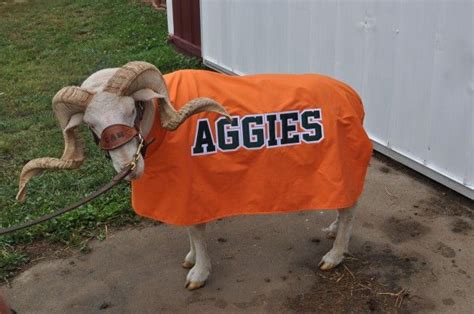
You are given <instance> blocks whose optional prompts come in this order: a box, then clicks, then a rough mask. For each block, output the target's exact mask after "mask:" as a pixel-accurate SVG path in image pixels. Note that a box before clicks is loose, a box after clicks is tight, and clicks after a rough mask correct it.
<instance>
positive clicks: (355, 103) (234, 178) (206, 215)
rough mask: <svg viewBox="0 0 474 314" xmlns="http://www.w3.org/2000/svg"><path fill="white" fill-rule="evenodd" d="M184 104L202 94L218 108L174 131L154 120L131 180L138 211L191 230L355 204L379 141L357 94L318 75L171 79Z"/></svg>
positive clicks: (179, 75)
mask: <svg viewBox="0 0 474 314" xmlns="http://www.w3.org/2000/svg"><path fill="white" fill-rule="evenodd" d="M165 80H166V83H167V86H168V90H169V94H170V99H171V101H172V103H173V104H174V106H175V107H176V108H181V107H182V106H183V105H184V104H185V103H186V102H188V101H189V100H191V99H193V98H196V97H209V98H212V99H215V100H216V101H218V102H220V103H221V104H222V105H224V107H225V108H226V109H227V110H228V112H229V113H230V115H231V116H233V122H232V125H230V124H229V123H228V122H226V120H225V119H224V118H221V117H219V116H218V115H217V114H214V113H200V114H197V115H194V116H192V117H190V118H189V119H188V120H186V122H184V123H183V124H182V125H181V126H180V127H179V128H178V129H177V130H176V131H174V132H170V131H166V130H164V129H163V128H162V127H161V126H160V121H159V116H157V117H156V119H155V123H154V126H153V129H152V131H151V133H150V135H149V137H152V138H155V142H154V143H153V144H152V145H150V147H149V148H148V152H147V156H146V159H145V172H144V174H143V176H142V177H141V178H140V179H139V180H136V181H133V183H132V205H133V208H134V209H135V211H136V212H137V213H138V214H139V215H143V216H146V217H150V218H152V219H156V220H159V221H163V222H166V223H169V224H174V225H193V224H198V223H203V222H207V221H211V220H215V219H218V218H222V217H227V216H233V215H240V214H263V213H279V212H291V211H296V210H303V209H337V208H345V207H349V206H352V205H354V204H355V202H356V201H357V199H358V197H359V195H360V194H361V192H362V189H363V186H364V179H365V174H366V170H367V165H368V163H369V159H370V156H371V152H372V145H371V142H370V140H369V138H368V137H367V134H366V133H365V131H364V129H363V126H362V122H363V118H364V111H363V107H362V102H361V100H360V98H359V96H358V95H357V94H356V92H355V91H354V90H352V89H351V88H350V87H349V86H347V85H346V84H344V83H341V82H339V81H337V80H334V79H332V78H329V77H326V76H322V75H315V74H306V75H279V74H277V75H273V74H272V75H270V74H268V75H253V76H243V77H236V76H227V75H223V74H219V73H214V72H209V71H196V70H183V71H178V72H174V73H171V74H168V75H165Z"/></svg>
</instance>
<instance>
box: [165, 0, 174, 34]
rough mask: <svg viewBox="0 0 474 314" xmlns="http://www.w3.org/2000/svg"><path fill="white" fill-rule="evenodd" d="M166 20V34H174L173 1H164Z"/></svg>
mask: <svg viewBox="0 0 474 314" xmlns="http://www.w3.org/2000/svg"><path fill="white" fill-rule="evenodd" d="M166 19H167V22H168V34H170V35H173V34H174V23H173V0H168V1H166Z"/></svg>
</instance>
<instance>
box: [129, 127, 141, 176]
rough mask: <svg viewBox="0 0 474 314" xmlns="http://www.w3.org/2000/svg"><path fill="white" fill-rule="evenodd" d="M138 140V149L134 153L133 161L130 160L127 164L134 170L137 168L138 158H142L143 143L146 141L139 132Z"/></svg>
mask: <svg viewBox="0 0 474 314" xmlns="http://www.w3.org/2000/svg"><path fill="white" fill-rule="evenodd" d="M138 140H139V142H138V147H137V151H136V152H135V154H134V155H133V159H132V161H130V163H129V164H128V165H127V166H129V167H130V171H133V170H135V168H137V163H138V159H140V152H141V151H142V148H143V143H144V142H145V140H144V139H143V136H142V135H141V134H140V133H138Z"/></svg>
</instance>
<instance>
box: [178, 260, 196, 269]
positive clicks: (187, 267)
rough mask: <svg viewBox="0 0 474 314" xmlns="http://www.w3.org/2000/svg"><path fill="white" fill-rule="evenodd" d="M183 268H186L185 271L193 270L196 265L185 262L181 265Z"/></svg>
mask: <svg viewBox="0 0 474 314" xmlns="http://www.w3.org/2000/svg"><path fill="white" fill-rule="evenodd" d="M181 266H183V268H185V269H191V268H193V266H194V263H191V262H188V261H184V262H183V263H182V264H181Z"/></svg>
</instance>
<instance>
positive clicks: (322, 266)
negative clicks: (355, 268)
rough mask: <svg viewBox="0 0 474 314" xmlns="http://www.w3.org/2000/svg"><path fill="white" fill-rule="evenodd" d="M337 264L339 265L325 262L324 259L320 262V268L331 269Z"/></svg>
mask: <svg viewBox="0 0 474 314" xmlns="http://www.w3.org/2000/svg"><path fill="white" fill-rule="evenodd" d="M336 266H337V264H333V263H328V262H323V261H321V262H320V263H319V269H321V270H330V269H333V268H334V267H336Z"/></svg>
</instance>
